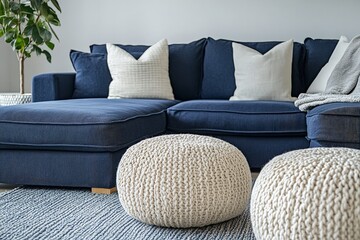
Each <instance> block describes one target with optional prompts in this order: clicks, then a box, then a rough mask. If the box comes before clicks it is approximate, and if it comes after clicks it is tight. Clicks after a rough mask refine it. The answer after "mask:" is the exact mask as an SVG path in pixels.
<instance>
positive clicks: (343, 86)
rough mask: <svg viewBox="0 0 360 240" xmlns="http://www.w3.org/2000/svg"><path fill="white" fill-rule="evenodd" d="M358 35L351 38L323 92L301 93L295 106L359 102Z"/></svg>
mask: <svg viewBox="0 0 360 240" xmlns="http://www.w3.org/2000/svg"><path fill="white" fill-rule="evenodd" d="M359 80H360V35H359V36H357V37H355V38H353V39H352V40H351V42H350V44H349V46H348V48H347V49H346V51H345V53H344V55H343V57H342V58H341V60H340V61H339V63H338V64H337V65H336V66H335V68H334V71H333V72H332V73H331V75H330V77H329V80H328V82H327V85H326V88H325V92H324V93H317V94H308V93H301V94H300V95H299V97H298V99H297V100H296V101H295V106H296V107H298V108H299V109H300V110H301V111H308V110H310V109H312V108H314V107H316V106H319V105H322V104H326V103H333V102H360V81H359Z"/></svg>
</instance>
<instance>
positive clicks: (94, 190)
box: [91, 187, 117, 194]
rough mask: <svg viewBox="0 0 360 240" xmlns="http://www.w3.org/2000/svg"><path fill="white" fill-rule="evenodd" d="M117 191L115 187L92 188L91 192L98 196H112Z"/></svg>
mask: <svg viewBox="0 0 360 240" xmlns="http://www.w3.org/2000/svg"><path fill="white" fill-rule="evenodd" d="M116 191H117V189H116V187H113V188H91V192H92V193H97V194H112V193H114V192H116Z"/></svg>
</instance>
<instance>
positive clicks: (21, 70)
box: [19, 54, 25, 94]
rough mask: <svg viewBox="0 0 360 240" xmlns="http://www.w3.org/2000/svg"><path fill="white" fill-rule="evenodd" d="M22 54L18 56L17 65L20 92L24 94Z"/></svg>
mask: <svg viewBox="0 0 360 240" xmlns="http://www.w3.org/2000/svg"><path fill="white" fill-rule="evenodd" d="M24 60H25V58H24V55H22V54H20V56H19V67H20V94H24Z"/></svg>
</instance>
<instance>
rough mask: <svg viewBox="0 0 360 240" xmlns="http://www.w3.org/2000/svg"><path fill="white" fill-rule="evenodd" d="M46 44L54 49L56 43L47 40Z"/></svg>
mask: <svg viewBox="0 0 360 240" xmlns="http://www.w3.org/2000/svg"><path fill="white" fill-rule="evenodd" d="M45 44H46V46H47V47H48V48H49V49H50V50H54V48H55V44H54V43H52V42H50V41H48V42H45Z"/></svg>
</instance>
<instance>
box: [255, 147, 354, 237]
mask: <svg viewBox="0 0 360 240" xmlns="http://www.w3.org/2000/svg"><path fill="white" fill-rule="evenodd" d="M250 214H251V222H252V226H253V230H254V233H255V236H256V239H259V240H261V239H360V151H359V150H355V149H348V148H312V149H305V150H296V151H292V152H289V153H285V154H283V155H280V156H277V157H275V158H274V159H273V160H271V161H270V162H269V163H268V164H267V165H266V166H265V167H264V168H263V169H262V171H261V172H260V174H259V176H258V178H257V179H256V182H255V185H254V188H253V192H252V195H251V204H250Z"/></svg>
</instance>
